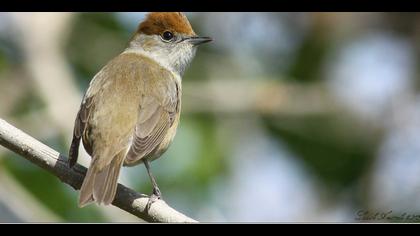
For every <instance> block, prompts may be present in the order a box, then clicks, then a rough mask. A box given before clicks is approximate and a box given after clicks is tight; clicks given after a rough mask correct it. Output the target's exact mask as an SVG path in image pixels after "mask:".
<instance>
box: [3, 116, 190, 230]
mask: <svg viewBox="0 0 420 236" xmlns="http://www.w3.org/2000/svg"><path fill="white" fill-rule="evenodd" d="M0 145H2V146H4V147H6V148H8V149H10V150H12V151H13V152H15V153H17V154H19V155H21V156H22V157H24V158H26V159H27V160H29V161H31V162H32V163H34V164H35V165H37V166H39V167H41V168H43V169H45V170H47V171H48V172H50V173H52V174H53V175H55V176H57V177H58V178H59V179H60V180H61V181H62V182H64V183H66V184H68V185H70V186H72V187H73V188H74V189H76V190H77V189H80V186H81V185H82V182H83V178H84V176H85V174H86V168H85V167H83V166H81V165H76V166H75V167H74V168H73V169H69V168H68V167H67V157H65V156H64V155H62V154H60V153H58V152H57V151H55V150H53V149H51V148H50V147H48V146H46V145H45V144H43V143H41V142H39V141H38V140H36V139H34V138H32V137H31V136H29V135H27V134H25V133H24V132H22V131H21V130H19V129H17V128H16V127H14V126H12V125H10V124H9V123H7V122H6V121H4V120H3V119H0ZM148 200H149V198H148V196H146V195H144V194H139V193H137V192H135V191H133V190H131V189H129V188H127V187H125V186H124V185H122V184H119V185H118V189H117V195H116V197H115V200H114V202H113V203H112V204H113V205H115V206H117V207H119V208H121V209H123V210H125V211H127V212H129V213H131V214H133V215H135V216H137V217H139V218H141V219H143V220H145V221H147V222H196V221H195V220H193V219H191V218H189V217H187V216H185V215H183V214H182V213H179V212H177V211H176V210H174V209H173V208H171V207H170V206H168V205H167V204H166V203H165V202H164V201H162V200H158V201H156V202H155V203H153V204H152V206H151V208H150V209H149V211H147V212H146V211H145V207H146V204H147V202H148Z"/></svg>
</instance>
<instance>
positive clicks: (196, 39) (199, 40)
mask: <svg viewBox="0 0 420 236" xmlns="http://www.w3.org/2000/svg"><path fill="white" fill-rule="evenodd" d="M186 40H187V41H188V42H189V43H191V44H192V45H194V46H197V45H200V44H203V43H208V42H211V41H213V39H212V38H210V37H198V36H194V37H189V38H187V39H186Z"/></svg>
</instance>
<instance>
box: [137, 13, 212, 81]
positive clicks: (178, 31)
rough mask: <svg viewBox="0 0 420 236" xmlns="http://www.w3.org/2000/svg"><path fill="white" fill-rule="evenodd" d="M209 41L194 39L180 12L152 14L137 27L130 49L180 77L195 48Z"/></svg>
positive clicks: (203, 38) (188, 24)
mask: <svg viewBox="0 0 420 236" xmlns="http://www.w3.org/2000/svg"><path fill="white" fill-rule="evenodd" d="M210 41H212V39H211V38H209V37H200V36H197V35H196V34H195V32H194V30H193V29H192V27H191V25H190V22H189V21H188V19H187V17H186V16H185V15H184V14H183V13H180V12H153V13H149V14H148V15H147V16H146V19H145V20H144V21H143V22H141V23H140V25H139V27H138V29H137V31H136V33H135V34H134V36H133V38H132V39H131V41H130V45H129V49H132V50H140V51H142V52H143V53H145V54H147V55H148V56H150V57H152V58H153V59H155V60H156V61H157V62H158V63H161V64H162V65H164V66H166V67H169V68H170V69H172V70H173V71H174V72H177V73H178V74H180V75H182V74H183V73H184V72H185V69H186V68H187V67H188V65H189V64H190V63H191V60H192V59H193V57H194V55H195V51H196V48H197V46H198V45H200V44H203V43H206V42H210Z"/></svg>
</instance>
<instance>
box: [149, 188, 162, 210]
mask: <svg viewBox="0 0 420 236" xmlns="http://www.w3.org/2000/svg"><path fill="white" fill-rule="evenodd" d="M159 199H162V193H161V192H160V189H159V188H158V187H155V188H153V193H152V195H151V196H150V198H149V201H148V202H147V205H146V210H147V211H149V209H150V207H151V206H152V204H153V203H154V202H156V201H157V200H159Z"/></svg>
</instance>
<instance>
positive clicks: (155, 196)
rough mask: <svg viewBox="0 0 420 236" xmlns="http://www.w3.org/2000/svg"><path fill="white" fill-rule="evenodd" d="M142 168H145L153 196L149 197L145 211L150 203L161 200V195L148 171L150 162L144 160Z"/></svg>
mask: <svg viewBox="0 0 420 236" xmlns="http://www.w3.org/2000/svg"><path fill="white" fill-rule="evenodd" d="M143 162H144V166H146V170H147V174H148V175H149V178H150V181H151V182H152V185H153V194H152V195H151V196H150V198H149V201H148V202H147V205H146V209H150V206H151V205H152V203H154V202H155V201H156V200H158V199H161V197H162V194H161V192H160V190H159V187H158V185H157V183H156V179H155V177H154V176H153V175H152V172H151V170H150V162H149V161H148V160H147V159H146V160H144V161H143Z"/></svg>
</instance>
